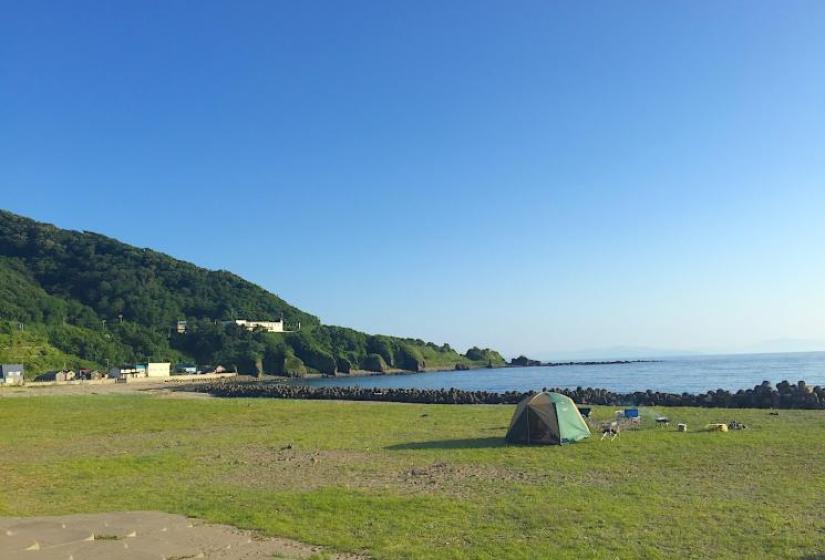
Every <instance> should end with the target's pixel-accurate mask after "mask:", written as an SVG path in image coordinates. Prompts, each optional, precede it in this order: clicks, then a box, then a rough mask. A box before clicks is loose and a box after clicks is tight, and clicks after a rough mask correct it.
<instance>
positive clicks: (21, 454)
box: [0, 395, 825, 560]
mask: <svg viewBox="0 0 825 560" xmlns="http://www.w3.org/2000/svg"><path fill="white" fill-rule="evenodd" d="M513 409H514V407H512V406H435V405H401V404H377V403H345V402H329V401H328V402H302V401H277V400H265V399H260V400H252V399H250V400H242V399H241V400H229V399H182V398H168V397H161V396H144V395H108V396H106V395H96V396H40V397H38V396H33V397H21V398H5V399H0V426H2V430H1V431H0V473H2V474H0V478H2V485H0V515H46V514H68V513H79V512H105V511H114V510H149V509H150V510H161V511H165V512H170V513H182V514H186V515H191V516H197V517H201V518H205V519H208V520H212V521H216V522H221V523H228V524H232V525H236V526H239V527H244V528H252V529H257V530H260V531H262V532H263V533H267V534H272V535H278V536H285V537H291V538H295V539H298V540H301V541H305V542H308V543H313V544H321V545H326V546H328V547H330V548H332V549H336V550H341V551H361V552H364V553H366V554H368V555H370V556H374V557H376V558H439V559H440V558H491V559H492V558H497V559H500V558H525V559H526V558H554V559H555V558H571V559H577V560H578V559H583V558H645V559H655V558H667V559H673V558H714V559H720V558H760V559H762V558H795V559H803V558H804V559H822V558H825V514H824V513H823V512H825V412H821V411H782V412H781V413H780V414H779V416H771V415H769V414H768V411H765V410H745V411H743V410H720V409H668V410H666V411H663V412H666V414H668V415H669V416H670V417H671V419H673V420H674V421H684V422H687V423H688V425H689V427H690V428H691V429H692V430H694V431H691V432H689V433H684V434H683V433H676V432H675V430H666V429H658V428H655V427H653V426H652V425H650V424H652V422H651V420H650V415H652V414H653V413H654V411H651V410H647V411H645V412H646V413H647V417H646V419H645V425H643V428H642V429H641V430H639V431H635V432H625V433H623V434H622V435H621V437H620V438H619V439H618V440H616V441H615V442H606V441H605V442H600V441H598V439H597V438H594V440H593V441H589V442H586V443H583V444H577V445H570V446H564V447H520V446H505V445H504V443H503V440H502V437H503V435H504V432H505V430H506V426H507V424H508V422H509V419H510V415H511V413H512V411H513ZM612 412H613V409H607V408H602V409H596V412H595V414H597V415H601V416H603V417H607V416H609V415H611V414H612ZM733 419H736V420H738V421H740V422H744V423H746V424H748V426H749V429H748V430H746V431H743V432H730V433H727V434H723V433H701V432H698V431H695V429H696V428H699V427H701V426H703V425H704V424H706V423H708V422H715V421H719V422H727V421H730V420H733Z"/></svg>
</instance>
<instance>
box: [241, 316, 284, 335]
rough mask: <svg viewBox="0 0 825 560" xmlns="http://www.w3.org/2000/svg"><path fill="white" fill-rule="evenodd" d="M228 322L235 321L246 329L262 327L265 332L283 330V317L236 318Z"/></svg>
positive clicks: (251, 329)
mask: <svg viewBox="0 0 825 560" xmlns="http://www.w3.org/2000/svg"><path fill="white" fill-rule="evenodd" d="M229 322H230V323H235V324H236V325H238V326H239V327H243V328H245V329H246V330H248V331H253V330H255V329H256V328H262V329H263V330H265V331H266V332H284V320H283V319H278V320H277V321H247V320H246V319H236V320H234V321H229Z"/></svg>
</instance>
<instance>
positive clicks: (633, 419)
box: [624, 408, 642, 427]
mask: <svg viewBox="0 0 825 560" xmlns="http://www.w3.org/2000/svg"><path fill="white" fill-rule="evenodd" d="M624 417H625V419H627V421H628V423H629V424H630V425H631V426H633V427H639V426H641V425H642V417H641V416H640V415H639V409H638V408H626V409H624Z"/></svg>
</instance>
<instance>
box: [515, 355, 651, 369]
mask: <svg viewBox="0 0 825 560" xmlns="http://www.w3.org/2000/svg"><path fill="white" fill-rule="evenodd" d="M660 361H661V360H586V361H568V362H542V361H540V360H531V359H530V358H528V357H527V356H523V355H522V356H519V357H517V358H513V359H512V360H510V362H509V364H508V365H509V366H510V367H559V366H605V365H614V364H615V365H617V364H645V363H656V362H660Z"/></svg>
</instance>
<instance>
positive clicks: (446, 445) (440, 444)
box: [384, 437, 506, 450]
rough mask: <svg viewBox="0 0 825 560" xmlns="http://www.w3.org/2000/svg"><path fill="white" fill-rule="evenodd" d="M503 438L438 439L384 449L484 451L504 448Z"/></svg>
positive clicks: (390, 446) (401, 444)
mask: <svg viewBox="0 0 825 560" xmlns="http://www.w3.org/2000/svg"><path fill="white" fill-rule="evenodd" d="M505 444H506V442H505V441H504V438H503V437H484V438H468V439H438V440H433V441H416V442H412V443H398V444H396V445H389V446H387V447H385V448H384V449H389V450H399V449H484V448H487V447H504V446H505Z"/></svg>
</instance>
